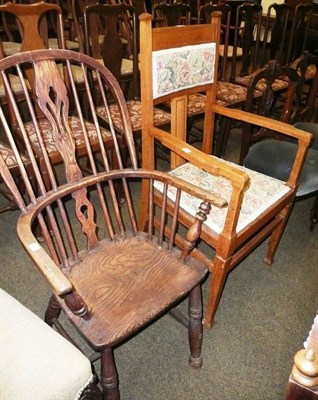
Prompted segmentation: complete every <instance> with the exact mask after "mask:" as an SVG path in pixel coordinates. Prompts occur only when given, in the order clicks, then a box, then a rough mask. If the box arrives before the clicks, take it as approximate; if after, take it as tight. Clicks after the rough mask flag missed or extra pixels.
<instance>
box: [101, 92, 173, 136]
mask: <svg viewBox="0 0 318 400" xmlns="http://www.w3.org/2000/svg"><path fill="white" fill-rule="evenodd" d="M126 105H127V109H128V114H129V117H130V121H131V124H132V129H133V131H134V132H137V131H140V130H141V125H142V119H141V102H140V101H138V100H129V101H127V102H126ZM109 109H110V114H111V117H112V119H113V123H114V126H115V128H116V129H117V130H118V131H119V132H121V131H122V129H123V126H122V121H121V116H120V113H119V110H118V107H117V105H116V104H112V105H111V106H110V107H109ZM96 111H97V114H98V116H99V117H100V118H102V119H104V120H105V121H106V122H107V123H108V117H107V114H106V109H105V107H103V106H99V107H97V109H96ZM170 119H171V117H170V114H169V113H168V112H166V111H164V110H162V109H160V108H157V107H155V108H154V124H155V126H159V125H165V124H169V123H170Z"/></svg>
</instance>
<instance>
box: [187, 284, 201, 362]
mask: <svg viewBox="0 0 318 400" xmlns="http://www.w3.org/2000/svg"><path fill="white" fill-rule="evenodd" d="M202 314H203V312H202V294H201V285H198V286H196V287H195V288H194V289H193V290H192V291H191V293H190V295H189V328H188V334H189V344H190V358H189V364H190V366H191V367H192V368H201V366H202V357H201V347H202V336H203V325H202Z"/></svg>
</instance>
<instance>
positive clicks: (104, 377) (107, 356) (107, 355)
mask: <svg viewBox="0 0 318 400" xmlns="http://www.w3.org/2000/svg"><path fill="white" fill-rule="evenodd" d="M101 384H102V388H103V397H104V400H119V399H120V395H119V388H118V374H117V369H116V364H115V358H114V353H113V349H106V350H104V351H103V352H102V359H101Z"/></svg>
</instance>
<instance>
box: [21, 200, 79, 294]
mask: <svg viewBox="0 0 318 400" xmlns="http://www.w3.org/2000/svg"><path fill="white" fill-rule="evenodd" d="M36 211H37V210H36V207H33V209H32V212H30V213H24V214H21V215H20V217H19V219H18V223H17V233H18V236H19V239H20V241H21V243H22V244H23V246H24V248H25V249H26V251H27V252H28V253H29V255H30V257H31V258H32V259H33V261H34V262H35V264H36V265H37V266H38V267H39V269H40V271H41V272H42V274H43V275H44V277H45V278H46V279H47V281H48V282H49V284H50V285H51V287H52V289H53V291H54V293H56V294H57V295H59V296H63V295H65V294H67V293H70V292H72V290H73V286H72V283H71V282H70V281H69V280H68V279H67V278H66V276H65V275H64V274H63V272H62V271H61V270H60V268H59V267H58V266H57V265H56V263H55V262H54V261H53V260H52V258H51V257H50V256H49V254H48V253H47V252H46V251H45V249H44V248H43V247H42V246H41V245H40V243H39V242H38V240H37V239H36V238H35V236H34V235H33V233H32V231H31V225H32V221H33V219H34V215H36Z"/></svg>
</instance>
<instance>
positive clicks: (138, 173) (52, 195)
mask: <svg viewBox="0 0 318 400" xmlns="http://www.w3.org/2000/svg"><path fill="white" fill-rule="evenodd" d="M123 176H124V177H125V178H128V177H131V178H148V179H149V178H152V179H158V180H161V181H166V182H168V183H170V184H171V185H173V186H175V187H177V188H180V189H181V190H184V191H186V192H188V193H189V194H191V195H193V196H196V197H198V198H200V199H202V200H203V201H207V202H209V203H210V204H213V205H215V206H216V207H226V206H227V202H226V201H225V200H224V199H222V198H220V197H219V196H217V195H214V194H213V193H209V192H207V191H205V190H203V189H200V188H199V187H197V186H195V185H192V184H190V183H185V182H184V181H183V180H182V179H178V178H176V177H173V176H171V175H169V174H167V173H165V172H160V171H147V170H142V169H137V170H134V169H131V170H125V171H124V172H123V171H122V170H113V171H112V172H110V173H107V172H101V173H99V174H97V175H96V176H93V177H91V176H88V177H85V178H83V179H82V180H81V181H80V182H75V183H73V184H65V185H61V186H60V187H59V188H58V189H57V190H54V191H51V192H48V193H47V194H46V195H45V197H42V198H40V199H38V202H37V203H36V204H32V205H30V206H29V207H28V211H27V212H24V213H22V214H21V215H20V217H19V220H18V223H17V233H18V236H19V239H20V241H21V242H22V244H23V246H24V247H25V249H26V251H27V252H28V253H29V255H30V256H31V258H32V259H33V261H34V262H35V264H36V265H37V266H38V268H39V269H40V271H41V272H42V274H43V275H44V276H45V278H46V279H47V281H48V282H49V284H50V285H51V287H52V289H53V291H54V293H56V294H57V295H59V296H63V295H65V294H68V293H70V292H72V291H73V286H72V283H71V282H70V281H69V280H68V279H67V277H66V276H65V275H64V274H63V272H62V271H61V270H60V268H59V267H58V265H56V263H55V262H54V261H53V259H52V258H51V257H50V256H49V254H48V253H47V252H46V251H45V249H44V248H43V247H42V246H41V245H40V243H39V242H38V241H37V239H36V238H35V236H34V235H33V233H32V230H31V226H32V222H33V221H34V220H35V218H36V217H37V215H38V214H39V213H40V212H41V211H42V210H43V209H44V208H45V207H47V206H48V205H50V204H52V203H53V202H55V201H56V200H58V199H61V198H63V197H64V196H67V195H68V194H70V193H72V192H74V190H80V189H82V188H84V187H87V186H90V185H94V184H96V183H100V182H102V181H105V180H107V179H112V178H115V179H120V178H121V177H123Z"/></svg>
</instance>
